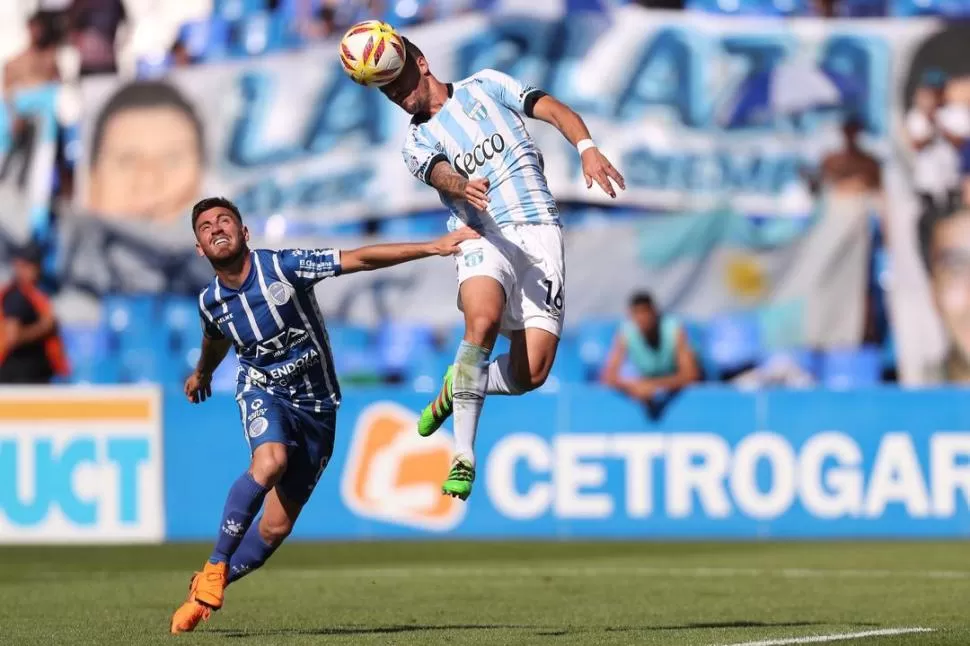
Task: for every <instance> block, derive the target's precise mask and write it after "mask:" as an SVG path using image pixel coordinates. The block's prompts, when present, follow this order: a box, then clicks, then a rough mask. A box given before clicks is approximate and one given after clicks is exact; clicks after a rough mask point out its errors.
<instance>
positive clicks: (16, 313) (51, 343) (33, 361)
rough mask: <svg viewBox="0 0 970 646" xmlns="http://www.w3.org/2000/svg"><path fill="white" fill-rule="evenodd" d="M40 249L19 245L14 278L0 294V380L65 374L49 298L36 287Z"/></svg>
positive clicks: (45, 379) (34, 380)
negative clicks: (0, 323) (0, 327)
mask: <svg viewBox="0 0 970 646" xmlns="http://www.w3.org/2000/svg"><path fill="white" fill-rule="evenodd" d="M40 262H41V250H40V248H38V247H37V246H35V245H27V246H26V247H24V248H22V249H20V250H19V251H18V252H17V253H16V255H15V258H14V263H13V273H14V277H13V280H12V281H11V282H10V284H8V285H7V286H6V287H5V288H4V289H3V291H2V292H0V294H2V302H3V333H2V334H3V336H2V347H0V383H8V384H10V383H19V384H45V383H50V381H51V379H52V378H53V377H54V375H65V374H67V361H66V360H65V354H64V348H63V346H62V344H61V341H60V338H59V336H58V334H57V321H56V319H55V317H54V311H53V308H52V307H51V304H50V301H49V300H48V299H47V297H46V296H45V295H44V294H43V293H42V292H41V291H40V290H39V289H38V287H37V281H38V279H39V278H40Z"/></svg>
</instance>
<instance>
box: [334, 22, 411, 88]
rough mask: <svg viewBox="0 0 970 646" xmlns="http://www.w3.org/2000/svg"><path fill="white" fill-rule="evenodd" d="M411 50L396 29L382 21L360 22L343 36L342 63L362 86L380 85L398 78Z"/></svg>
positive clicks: (341, 43)
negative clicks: (406, 48)
mask: <svg viewBox="0 0 970 646" xmlns="http://www.w3.org/2000/svg"><path fill="white" fill-rule="evenodd" d="M405 60H407V53H406V52H405V49H404V41H403V40H402V39H401V36H400V35H398V33H397V32H396V31H394V28H393V27H391V26H390V25H389V24H387V23H386V22H381V21H380V20H365V21H364V22H359V23H357V24H356V25H354V26H353V27H351V28H350V29H348V30H347V33H346V34H344V37H343V38H341V39H340V62H341V63H342V64H343V66H344V71H345V72H347V75H348V76H349V77H350V78H352V79H354V81H356V82H357V83H360V84H361V85H367V86H369V87H380V86H382V85H387V84H388V83H390V82H391V81H393V80H394V79H396V78H397V77H398V75H399V74H400V73H401V70H403V69H404V61H405Z"/></svg>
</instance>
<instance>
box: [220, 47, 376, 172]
mask: <svg viewBox="0 0 970 646" xmlns="http://www.w3.org/2000/svg"><path fill="white" fill-rule="evenodd" d="M331 77H332V79H333V80H332V81H331V82H330V83H329V84H328V85H326V86H324V87H323V88H322V89H321V92H320V97H319V99H318V100H317V102H316V104H315V110H314V112H313V114H312V116H311V117H310V118H309V120H308V121H307V123H305V124H302V125H303V129H302V131H301V130H299V129H295V133H294V134H296V135H297V137H296V138H295V139H294V140H293V141H292V142H291V143H289V144H286V145H277V146H275V147H274V146H272V145H270V144H269V143H267V142H266V140H265V138H264V136H263V135H264V133H265V130H266V129H267V123H268V121H269V119H270V118H271V114H270V110H271V109H272V107H273V104H274V101H273V99H274V98H275V96H276V95H277V94H278V93H279V89H278V83H277V82H276V79H274V77H273V76H272V75H271V74H268V73H265V72H259V71H248V72H245V73H243V74H242V75H240V77H239V91H240V95H241V96H242V100H243V108H242V110H241V111H240V116H239V118H238V119H237V120H236V122H235V123H234V124H233V128H232V136H231V137H230V142H229V148H228V150H227V152H226V158H227V160H228V161H229V162H230V163H232V164H234V165H235V166H238V167H240V168H253V167H260V166H270V165H275V164H280V163H283V162H291V161H294V160H298V159H302V158H305V157H312V156H315V155H321V154H324V153H326V152H329V151H330V150H331V149H333V148H334V146H336V145H337V144H339V143H340V142H341V141H342V140H344V139H346V138H349V137H351V136H354V135H363V136H364V139H363V140H362V141H364V142H366V143H367V144H368V145H377V144H382V143H384V142H385V141H386V140H387V139H388V136H389V128H390V125H389V120H388V119H387V118H386V116H387V115H386V113H385V111H386V110H387V109H388V108H389V106H390V104H389V103H388V102H387V100H386V99H384V98H383V97H382V96H381V95H380V93H378V92H374V91H368V88H365V87H363V86H361V85H358V84H356V83H354V82H353V81H351V80H350V79H349V78H347V76H346V75H345V74H344V73H343V72H342V71H339V65H337V66H336V68H335V73H334V74H332V75H331ZM382 102H383V103H382ZM385 104H387V105H385Z"/></svg>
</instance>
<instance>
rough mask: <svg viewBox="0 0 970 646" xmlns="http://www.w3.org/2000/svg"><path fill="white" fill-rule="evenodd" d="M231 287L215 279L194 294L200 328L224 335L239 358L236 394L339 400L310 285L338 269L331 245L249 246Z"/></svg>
mask: <svg viewBox="0 0 970 646" xmlns="http://www.w3.org/2000/svg"><path fill="white" fill-rule="evenodd" d="M251 254H252V255H251V259H252V266H251V267H250V270H249V275H248V276H247V277H246V279H245V281H243V284H242V285H241V286H240V288H239V289H238V290H236V289H230V288H228V287H226V286H225V285H223V284H222V283H221V282H219V279H218V278H214V279H213V280H212V282H211V283H209V285H208V286H207V287H206V288H205V289H203V290H202V292H201V293H200V294H199V315H200V317H201V318H202V329H203V333H204V334H205V335H206V336H208V337H210V338H213V339H230V340H231V341H232V343H233V345H234V346H235V348H236V355H237V356H238V357H239V364H240V368H239V376H238V386H237V394H238V395H242V393H245V392H248V391H250V390H253V389H257V390H263V391H266V392H267V393H269V394H270V395H276V396H279V397H283V398H285V399H287V400H289V401H290V402H292V403H293V404H294V405H296V406H297V407H299V408H302V409H308V410H315V411H320V410H323V409H328V408H336V407H337V406H338V405H339V403H340V386H339V384H338V383H337V374H336V372H335V371H334V367H333V354H332V353H331V351H330V340H329V338H328V337H327V330H326V327H325V326H324V322H323V315H322V314H321V313H320V307H319V305H317V300H316V298H315V297H314V295H313V286H314V285H316V284H317V283H318V282H320V281H321V280H323V279H324V278H328V277H330V276H337V275H339V274H340V252H339V251H338V250H336V249H284V250H282V251H271V250H268V249H255V250H253V251H252V252H251Z"/></svg>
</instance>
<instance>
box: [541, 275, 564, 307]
mask: <svg viewBox="0 0 970 646" xmlns="http://www.w3.org/2000/svg"><path fill="white" fill-rule="evenodd" d="M542 286H543V287H545V288H546V309H547V310H555V311H557V312H562V306H563V300H562V299H563V295H562V284H561V283H560V284H557V283H556V282H555V281H552V280H549V279H548V278H544V279H543V280H542Z"/></svg>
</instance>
